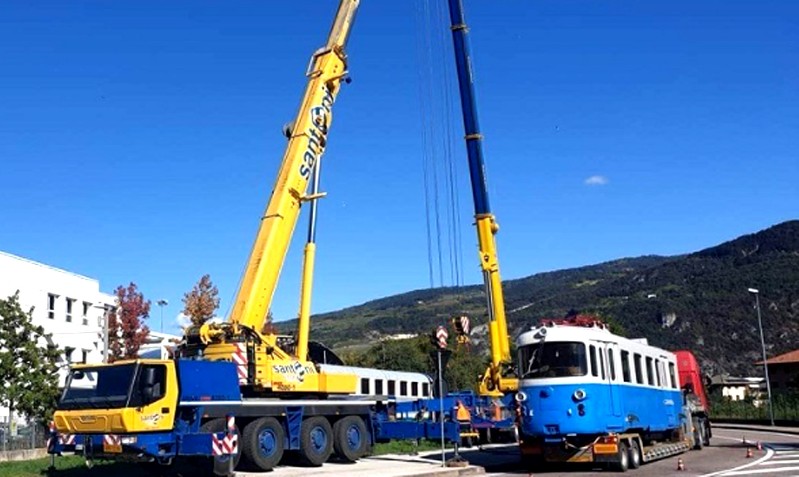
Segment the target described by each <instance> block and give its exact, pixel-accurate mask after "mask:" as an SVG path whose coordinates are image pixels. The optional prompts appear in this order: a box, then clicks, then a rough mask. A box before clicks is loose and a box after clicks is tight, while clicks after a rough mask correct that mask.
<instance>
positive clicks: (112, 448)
mask: <svg viewBox="0 0 799 477" xmlns="http://www.w3.org/2000/svg"><path fill="white" fill-rule="evenodd" d="M103 452H105V453H106V454H121V453H122V444H105V443H103Z"/></svg>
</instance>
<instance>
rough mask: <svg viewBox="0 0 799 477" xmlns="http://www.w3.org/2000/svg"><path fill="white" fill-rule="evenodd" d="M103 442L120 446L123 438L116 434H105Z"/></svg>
mask: <svg viewBox="0 0 799 477" xmlns="http://www.w3.org/2000/svg"><path fill="white" fill-rule="evenodd" d="M103 444H106V445H109V446H118V445H121V444H122V438H121V437H119V436H118V435H116V434H105V435H103Z"/></svg>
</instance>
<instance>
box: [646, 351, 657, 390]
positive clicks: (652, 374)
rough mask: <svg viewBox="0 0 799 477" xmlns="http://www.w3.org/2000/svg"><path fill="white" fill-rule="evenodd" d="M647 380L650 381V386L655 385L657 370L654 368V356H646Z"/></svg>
mask: <svg viewBox="0 0 799 477" xmlns="http://www.w3.org/2000/svg"><path fill="white" fill-rule="evenodd" d="M646 382H647V383H649V385H650V386H654V385H655V370H654V369H653V368H652V358H650V357H648V356H647V358H646Z"/></svg>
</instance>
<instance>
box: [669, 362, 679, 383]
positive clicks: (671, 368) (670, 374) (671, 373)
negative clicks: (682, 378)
mask: <svg viewBox="0 0 799 477" xmlns="http://www.w3.org/2000/svg"><path fill="white" fill-rule="evenodd" d="M669 378H671V387H672V388H674V389H677V380H676V379H675V378H674V363H669Z"/></svg>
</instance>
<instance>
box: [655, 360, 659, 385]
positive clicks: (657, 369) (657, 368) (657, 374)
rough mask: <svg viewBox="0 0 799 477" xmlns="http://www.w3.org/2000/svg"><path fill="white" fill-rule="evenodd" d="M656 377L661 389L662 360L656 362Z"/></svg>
mask: <svg viewBox="0 0 799 477" xmlns="http://www.w3.org/2000/svg"><path fill="white" fill-rule="evenodd" d="M655 377H656V378H657V380H658V387H660V360H659V359H656V360H655Z"/></svg>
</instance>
